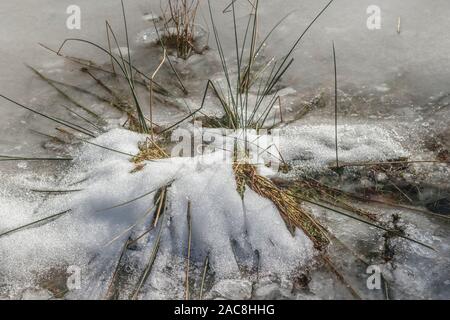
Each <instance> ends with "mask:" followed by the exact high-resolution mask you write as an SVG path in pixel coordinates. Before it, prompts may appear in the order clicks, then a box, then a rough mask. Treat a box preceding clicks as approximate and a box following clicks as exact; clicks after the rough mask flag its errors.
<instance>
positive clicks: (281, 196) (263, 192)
mask: <svg viewBox="0 0 450 320" xmlns="http://www.w3.org/2000/svg"><path fill="white" fill-rule="evenodd" d="M233 170H234V173H235V177H236V184H237V191H238V192H239V194H240V195H241V197H243V195H244V192H245V188H246V187H247V186H248V187H250V189H252V190H253V191H255V192H256V193H257V194H259V195H260V196H262V197H264V198H267V199H269V200H271V201H272V202H273V203H274V204H275V206H276V207H277V208H278V210H279V212H280V214H281V216H282V217H283V219H284V221H285V222H286V225H287V227H288V228H289V230H290V231H291V233H293V232H294V231H295V228H299V229H301V230H303V231H304V232H305V234H306V235H307V236H308V237H309V238H310V239H311V240H312V242H313V243H314V247H315V248H317V249H318V250H322V249H324V248H325V247H326V246H327V245H328V244H329V243H330V239H329V237H328V235H327V231H326V230H325V228H324V227H323V226H322V225H321V224H320V223H319V222H318V221H317V220H316V219H315V218H314V217H312V216H311V215H310V214H308V213H307V212H306V211H304V210H303V209H301V207H300V203H299V202H298V201H297V199H296V197H294V196H293V195H292V194H291V193H290V192H289V191H285V190H281V189H279V188H278V187H277V186H276V185H275V184H274V183H273V182H272V181H271V180H269V179H267V178H265V177H263V176H261V175H259V174H258V173H257V170H256V167H255V166H254V165H251V164H248V163H235V164H234V165H233Z"/></svg>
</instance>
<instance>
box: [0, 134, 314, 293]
mask: <svg viewBox="0 0 450 320" xmlns="http://www.w3.org/2000/svg"><path fill="white" fill-rule="evenodd" d="M144 139H145V136H142V135H139V134H136V133H132V132H130V131H127V130H123V129H114V130H111V131H110V132H108V133H105V134H103V135H101V136H99V137H98V138H96V139H94V140H93V141H92V142H93V143H95V144H98V145H102V146H105V147H108V148H111V149H115V150H119V151H121V152H124V153H131V154H136V153H137V152H138V149H137V145H138V142H139V141H143V140H144ZM203 158H207V159H203ZM134 167H135V165H134V164H133V163H132V162H131V161H130V157H127V156H126V155H123V154H120V153H115V152H111V151H109V150H106V149H101V148H98V147H96V146H93V145H88V144H86V145H84V147H82V148H81V149H80V151H79V153H78V155H77V156H76V157H75V160H74V162H73V165H72V167H71V168H69V170H68V172H67V173H66V174H65V176H63V177H62V179H61V180H60V183H59V186H58V189H60V190H68V189H80V190H81V191H77V192H70V193H67V194H62V195H47V196H45V197H44V196H42V197H40V198H39V197H38V198H37V199H33V200H32V201H31V202H27V201H24V199H22V197H20V196H19V195H20V193H21V192H20V191H22V193H23V191H24V190H27V192H28V190H29V189H30V188H32V187H33V186H32V185H30V182H27V183H25V182H24V183H22V184H21V183H18V182H17V178H16V179H15V181H16V183H15V184H14V185H9V184H8V181H4V183H3V184H2V189H4V190H3V193H2V200H4V201H1V207H0V215H1V219H0V232H4V231H6V230H10V229H11V228H14V227H17V226H20V225H22V224H24V223H28V222H31V221H36V220H38V219H42V218H44V217H47V216H49V215H52V214H55V213H58V212H61V211H64V210H68V209H71V210H72V211H71V212H70V213H67V214H66V215H64V216H62V217H60V218H59V219H57V220H54V221H52V222H51V223H48V224H46V225H43V226H39V227H34V228H29V229H26V230H23V231H21V232H18V233H14V234H11V235H9V236H6V237H2V238H0V252H1V257H2V258H1V260H0V278H1V281H0V282H1V283H4V284H6V283H7V284H8V287H0V294H3V295H6V296H15V297H20V292H21V290H22V289H28V288H30V287H33V286H36V287H39V283H40V277H41V276H42V275H43V274H47V273H49V272H51V270H53V269H55V268H56V269H57V268H59V269H62V270H64V268H68V267H69V266H76V267H79V268H80V269H81V275H82V285H81V288H80V289H78V290H74V291H70V292H69V293H68V294H67V295H66V298H75V297H76V298H81V297H83V298H101V297H104V295H105V294H106V290H107V288H108V285H109V283H110V280H111V277H112V273H113V271H114V269H115V266H116V265H117V261H118V257H119V255H120V252H121V250H122V248H123V246H124V244H125V242H126V241H127V240H128V238H129V237H131V238H135V237H136V236H138V235H139V234H140V232H141V231H142V230H145V228H146V227H148V226H149V225H150V222H151V221H152V220H153V214H154V211H152V212H151V214H148V210H149V209H150V208H151V207H152V206H153V201H154V197H155V194H156V192H153V193H149V192H150V191H154V190H158V189H159V188H161V187H164V186H167V185H169V188H168V198H167V208H166V213H165V215H164V216H163V217H162V218H161V219H162V223H163V227H162V228H163V229H162V236H161V242H160V248H159V253H158V256H157V259H156V261H155V264H154V267H153V270H152V273H153V274H154V275H155V277H156V275H159V274H161V273H163V274H165V275H166V278H167V274H168V273H167V271H166V269H167V267H172V268H173V270H178V271H176V272H175V271H173V273H175V274H177V275H178V276H180V275H181V278H180V279H178V280H179V281H177V282H176V283H175V284H174V286H175V289H176V290H179V291H180V292H181V291H182V289H183V287H184V282H183V275H184V268H185V261H186V256H187V243H188V240H187V239H188V227H187V222H188V220H187V205H188V201H190V202H191V216H192V241H191V248H192V249H191V263H192V269H194V268H195V266H197V265H201V264H202V263H203V261H204V259H205V257H206V256H207V255H208V256H209V266H210V270H211V272H212V273H214V277H215V279H216V280H220V279H229V278H240V277H241V272H242V270H243V269H245V268H252V267H255V266H257V268H258V271H259V272H260V273H261V274H280V275H286V274H290V273H292V272H294V271H295V270H297V269H298V268H301V267H302V266H305V265H306V264H308V263H309V262H310V261H311V260H312V258H313V256H314V253H315V252H314V250H313V247H312V244H311V242H310V240H309V239H308V238H307V237H306V236H305V235H304V234H303V233H302V232H300V231H297V233H296V235H295V237H292V236H291V234H290V233H289V232H288V230H287V228H286V226H285V225H284V223H283V220H282V218H281V217H280V215H279V213H278V211H277V209H276V207H275V206H274V205H273V204H272V203H271V202H270V201H268V200H266V199H262V198H261V197H260V196H258V195H257V194H255V193H254V192H253V191H251V190H247V191H246V194H245V197H244V200H242V199H241V197H240V195H239V194H238V193H237V191H236V183H235V179H234V174H233V170H232V166H231V163H229V162H224V161H223V158H222V157H221V155H220V154H218V153H212V154H208V155H205V156H199V157H195V158H171V159H163V160H158V161H153V162H148V163H147V165H146V166H145V167H144V168H143V169H142V170H141V171H138V172H135V173H131V171H132V170H133V169H134ZM49 184H50V181H49ZM43 185H45V181H44V182H42V181H40V182H39V183H38V185H37V186H34V187H35V188H36V189H38V187H40V188H42V186H43ZM52 187H53V188H54V186H52ZM8 188H15V190H7V189H8ZM47 189H50V187H48V188H47ZM147 193H149V194H148V195H147V196H145V197H142V198H140V199H139V200H136V201H133V202H130V203H128V204H126V205H122V206H118V207H115V206H117V205H118V204H121V203H124V202H127V201H129V200H132V199H136V198H138V197H140V196H142V195H144V194H147ZM111 207H115V208H112V209H108V210H105V209H106V208H111ZM155 235H156V230H154V231H152V232H150V233H149V235H148V237H144V238H142V239H141V240H140V241H139V242H138V243H137V248H134V249H133V250H134V251H136V252H138V253H140V255H141V256H140V257H139V258H138V259H136V261H137V262H136V263H137V264H138V267H137V269H138V270H142V268H143V267H144V266H145V263H146V262H147V261H148V259H149V255H150V252H151V249H152V247H153V244H154V242H155V239H156V237H155ZM114 239H115V241H113V242H111V240H114ZM133 250H128V251H133ZM131 254H133V253H132V252H131V253H130V255H131ZM168 278H170V277H168ZM162 279H163V277H159V276H158V279H154V277H152V275H150V278H149V279H148V281H147V285H146V286H144V287H143V289H142V295H141V296H140V297H141V298H145V297H157V296H160V297H164V296H171V297H173V296H174V295H175V296H176V291H173V288H172V289H170V288H171V287H167V286H158V285H157V283H158V282H161V281H162ZM173 279H174V277H172V280H173ZM175 279H176V277H175ZM155 281H156V283H155ZM158 287H160V289H158ZM155 288H156V289H155ZM155 290H156V291H158V290H161V292H155Z"/></svg>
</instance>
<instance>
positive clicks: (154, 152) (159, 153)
mask: <svg viewBox="0 0 450 320" xmlns="http://www.w3.org/2000/svg"><path fill="white" fill-rule="evenodd" d="M138 147H139V153H138V154H137V155H136V156H134V157H133V159H132V161H133V162H134V163H135V164H136V165H141V164H142V163H143V162H144V161H151V160H158V159H164V158H169V155H168V154H167V152H166V151H165V150H164V148H163V147H160V146H159V145H158V143H157V142H155V141H154V140H152V139H150V138H147V139H146V140H145V141H143V142H141V143H139V145H138Z"/></svg>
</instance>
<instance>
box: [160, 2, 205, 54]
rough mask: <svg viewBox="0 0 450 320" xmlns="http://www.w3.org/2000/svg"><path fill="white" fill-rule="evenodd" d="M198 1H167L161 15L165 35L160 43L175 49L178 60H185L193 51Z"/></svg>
mask: <svg viewBox="0 0 450 320" xmlns="http://www.w3.org/2000/svg"><path fill="white" fill-rule="evenodd" d="M199 3H200V0H168V4H167V9H166V12H164V14H163V21H164V29H165V33H164V34H163V35H162V36H161V41H163V43H164V45H165V46H166V47H169V48H175V49H176V51H177V55H178V57H179V58H183V59H187V58H189V56H190V55H191V53H192V51H194V50H195V45H194V40H195V39H194V38H195V19H196V16H197V10H198V6H199Z"/></svg>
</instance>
